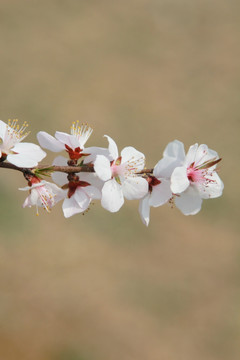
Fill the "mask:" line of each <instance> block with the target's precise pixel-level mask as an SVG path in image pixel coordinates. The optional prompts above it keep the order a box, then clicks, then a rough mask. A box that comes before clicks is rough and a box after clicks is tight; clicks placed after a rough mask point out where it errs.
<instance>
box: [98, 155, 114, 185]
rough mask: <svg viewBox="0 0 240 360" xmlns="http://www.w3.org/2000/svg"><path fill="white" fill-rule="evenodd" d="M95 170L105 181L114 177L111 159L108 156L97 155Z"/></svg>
mask: <svg viewBox="0 0 240 360" xmlns="http://www.w3.org/2000/svg"><path fill="white" fill-rule="evenodd" d="M94 170H95V172H96V174H97V176H98V177H99V178H100V179H101V180H103V181H107V180H109V179H111V177H112V171H111V167H110V161H109V160H108V159H107V158H106V156H103V155H97V157H96V160H95V162H94Z"/></svg>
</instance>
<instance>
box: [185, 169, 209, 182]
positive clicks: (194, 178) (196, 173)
mask: <svg viewBox="0 0 240 360" xmlns="http://www.w3.org/2000/svg"><path fill="white" fill-rule="evenodd" d="M204 175H205V174H204V171H203V170H199V169H196V168H194V167H191V166H190V167H189V168H188V169H187V177H188V180H189V181H190V182H202V181H204Z"/></svg>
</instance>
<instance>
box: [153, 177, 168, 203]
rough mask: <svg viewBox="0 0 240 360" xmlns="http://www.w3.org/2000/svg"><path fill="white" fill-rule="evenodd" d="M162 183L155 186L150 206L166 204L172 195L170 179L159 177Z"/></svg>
mask: <svg viewBox="0 0 240 360" xmlns="http://www.w3.org/2000/svg"><path fill="white" fill-rule="evenodd" d="M159 180H160V181H161V184H159V185H156V186H153V188H152V193H151V196H150V200H149V204H150V206H154V207H157V206H161V205H163V204H165V203H166V202H167V201H168V200H169V199H170V198H171V197H172V191H171V189H170V181H169V180H166V179H159Z"/></svg>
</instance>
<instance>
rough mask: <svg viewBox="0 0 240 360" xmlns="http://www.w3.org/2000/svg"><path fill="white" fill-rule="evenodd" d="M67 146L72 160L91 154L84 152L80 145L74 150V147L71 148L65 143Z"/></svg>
mask: <svg viewBox="0 0 240 360" xmlns="http://www.w3.org/2000/svg"><path fill="white" fill-rule="evenodd" d="M65 148H66V151H67V152H68V155H69V157H70V159H71V160H78V159H80V158H81V157H82V156H88V155H90V154H85V153H83V152H82V151H83V150H82V149H81V148H80V147H79V146H78V147H76V148H75V149H74V150H73V149H72V148H70V146H68V145H66V144H65Z"/></svg>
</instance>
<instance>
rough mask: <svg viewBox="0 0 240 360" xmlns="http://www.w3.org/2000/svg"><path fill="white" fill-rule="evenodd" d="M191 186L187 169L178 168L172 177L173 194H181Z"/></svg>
mask: <svg viewBox="0 0 240 360" xmlns="http://www.w3.org/2000/svg"><path fill="white" fill-rule="evenodd" d="M188 186H189V180H188V178H187V169H186V168H185V167H184V166H180V167H176V168H175V169H174V170H173V173H172V176H171V190H172V193H173V194H180V193H182V192H183V191H185V190H186V189H187V187H188Z"/></svg>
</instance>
